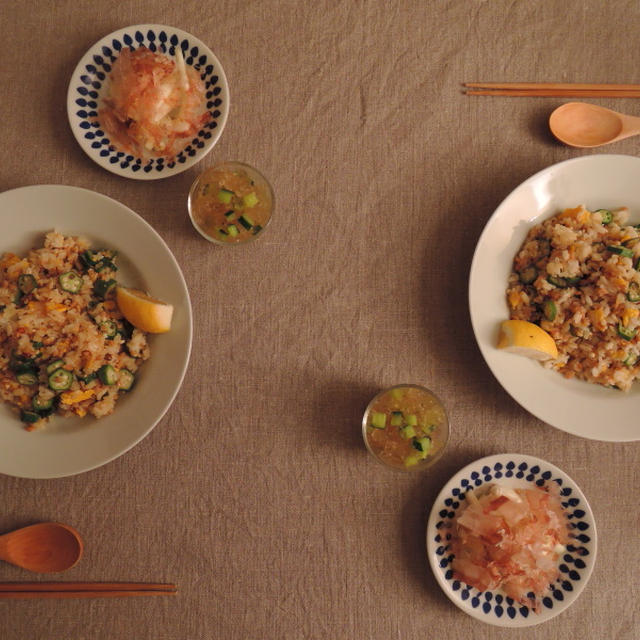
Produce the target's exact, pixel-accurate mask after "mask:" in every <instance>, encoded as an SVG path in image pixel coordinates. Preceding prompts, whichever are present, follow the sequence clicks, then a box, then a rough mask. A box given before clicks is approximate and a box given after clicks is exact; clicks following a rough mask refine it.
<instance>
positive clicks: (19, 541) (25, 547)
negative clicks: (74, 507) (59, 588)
mask: <svg viewBox="0 0 640 640" xmlns="http://www.w3.org/2000/svg"><path fill="white" fill-rule="evenodd" d="M82 549H83V544H82V539H81V538H80V534H79V533H78V532H77V531H76V530H75V529H74V528H73V527H70V526H68V525H66V524H60V523H58V522H41V523H39V524H32V525H30V526H28V527H23V528H22V529H16V530H15V531H12V532H11V533H5V534H4V535H2V536H0V560H4V561H5V562H10V563H11V564H15V565H17V566H18V567H22V568H23V569H28V570H29V571H36V572H38V573H54V572H56V571H65V570H66V569H70V568H71V567H73V565H74V564H75V563H76V562H78V560H80V556H81V555H82Z"/></svg>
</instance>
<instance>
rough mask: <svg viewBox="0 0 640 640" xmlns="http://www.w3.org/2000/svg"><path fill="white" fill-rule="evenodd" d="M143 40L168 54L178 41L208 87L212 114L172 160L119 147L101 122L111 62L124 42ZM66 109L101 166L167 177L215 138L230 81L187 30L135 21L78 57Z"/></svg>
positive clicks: (140, 42) (198, 155)
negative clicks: (122, 149) (112, 142)
mask: <svg viewBox="0 0 640 640" xmlns="http://www.w3.org/2000/svg"><path fill="white" fill-rule="evenodd" d="M140 46H145V47H147V48H148V49H151V50H152V51H158V52H159V53H163V54H165V55H167V56H169V57H173V56H174V55H175V51H176V47H180V48H181V49H182V52H183V56H184V59H185V62H186V63H187V65H190V66H192V67H193V68H194V69H196V70H198V71H199V72H200V77H201V78H202V79H203V81H204V83H205V87H206V101H207V103H206V108H207V109H208V111H209V113H210V114H211V120H210V121H209V122H208V123H207V124H206V125H204V126H203V128H202V129H201V130H200V131H199V132H198V134H197V136H196V137H194V138H193V139H191V140H189V141H188V144H187V145H186V146H185V148H184V149H183V150H182V151H180V153H178V155H177V156H176V157H175V158H173V159H172V160H170V161H168V160H167V159H166V158H152V159H143V158H138V157H136V156H133V155H131V154H128V153H125V152H123V151H120V150H119V149H117V148H116V147H115V146H114V145H113V144H111V141H110V140H109V138H108V136H107V134H106V133H105V131H104V130H103V129H102V127H101V126H100V123H99V120H98V111H99V109H100V108H101V106H102V98H103V93H104V91H105V87H106V86H107V83H108V77H109V74H110V73H111V67H112V65H113V63H114V62H115V60H116V59H117V57H118V55H119V53H120V51H121V50H122V49H123V48H126V47H131V48H132V49H137V48H138V47H140ZM67 114H68V116H69V124H70V125H71V130H72V131H73V134H74V135H75V137H76V140H77V141H78V143H79V144H80V146H81V147H82V149H83V150H84V151H85V152H86V153H87V155H88V156H89V157H90V158H91V159H92V160H94V161H95V162H97V163H98V164H99V165H100V166H101V167H103V168H104V169H107V170H108V171H112V172H113V173H116V174H118V175H120V176H124V177H126V178H135V179H137V180H157V179H159V178H167V177H169V176H173V175H175V174H177V173H181V172H182V171H184V170H185V169H188V168H189V167H191V166H193V165H194V164H195V163H196V162H199V161H200V160H202V158H204V156H206V155H207V153H209V151H211V149H212V148H213V146H214V145H215V144H216V142H217V141H218V139H219V138H220V135H221V134H222V130H223V129H224V126H225V124H226V122H227V116H228V114H229V87H228V85H227V78H226V76H225V74H224V70H223V68H222V65H221V64H220V62H219V60H218V59H217V58H216V57H215V55H214V54H213V53H212V52H211V51H210V50H209V49H208V48H207V46H206V45H205V44H204V43H203V42H201V41H200V40H198V39H197V38H195V37H194V36H192V35H190V34H188V33H187V32H186V31H182V30H181V29H176V28H175V27H167V26H164V25H159V24H139V25H134V26H131V27H125V28H124V29H119V30H118V31H114V32H113V33H110V34H109V35H108V36H105V37H104V38H102V40H100V41H98V42H97V43H96V44H95V45H93V47H91V49H89V51H87V53H86V54H85V55H84V56H83V58H82V59H81V60H80V62H79V63H78V66H77V67H76V69H75V71H74V72H73V75H72V76H71V81H70V83H69V90H68V92H67Z"/></svg>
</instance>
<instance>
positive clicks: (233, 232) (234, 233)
mask: <svg viewBox="0 0 640 640" xmlns="http://www.w3.org/2000/svg"><path fill="white" fill-rule="evenodd" d="M227 231H228V232H229V235H230V236H231V237H232V238H235V237H236V236H237V235H238V233H240V232H239V231H238V227H236V225H235V224H230V225H229V226H228V227H227Z"/></svg>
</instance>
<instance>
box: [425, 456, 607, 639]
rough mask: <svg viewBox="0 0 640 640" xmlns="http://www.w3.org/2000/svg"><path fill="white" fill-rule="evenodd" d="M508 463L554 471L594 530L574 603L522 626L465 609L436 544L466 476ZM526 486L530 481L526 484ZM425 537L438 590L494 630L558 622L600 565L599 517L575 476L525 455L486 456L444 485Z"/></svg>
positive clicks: (521, 622)
mask: <svg viewBox="0 0 640 640" xmlns="http://www.w3.org/2000/svg"><path fill="white" fill-rule="evenodd" d="M507 459H509V461H510V462H511V461H514V460H519V459H521V460H522V461H523V462H526V463H528V465H529V468H530V467H531V464H532V463H533V464H535V465H538V466H540V467H544V469H545V470H547V471H551V472H552V473H553V474H555V475H556V477H560V478H561V479H562V480H563V487H566V486H567V485H569V486H570V488H571V490H572V492H575V493H577V495H578V497H579V498H580V499H581V503H582V509H583V510H584V511H585V516H584V518H585V519H586V520H588V522H589V526H590V530H589V531H590V536H591V541H590V543H589V544H590V545H591V547H592V550H591V552H590V561H589V563H588V564H586V567H585V569H584V570H583V571H584V572H583V574H582V575H581V577H580V580H579V582H578V587H577V588H576V589H574V590H573V591H572V592H571V594H572V595H571V599H570V601H568V602H567V601H564V602H563V605H562V606H560V607H555V608H554V609H552V610H551V611H544V612H543V613H545V614H547V615H544V616H542V615H541V614H534V613H532V615H530V616H527V617H526V618H524V620H519V621H518V622H515V620H512V619H510V618H509V617H508V616H505V617H500V618H498V617H495V616H489V615H488V614H484V613H483V612H482V610H480V611H478V609H476V608H472V607H471V608H470V607H468V606H465V604H464V603H463V601H461V600H459V599H457V598H455V597H454V596H453V593H452V590H451V589H449V588H448V583H447V582H446V579H445V578H444V576H443V574H442V569H443V568H441V567H440V566H437V565H438V563H437V560H436V555H437V554H436V548H437V546H436V545H437V543H436V541H435V536H436V535H437V531H438V529H437V528H436V522H437V520H438V519H439V518H440V513H439V511H440V510H441V509H443V508H446V507H447V505H446V504H445V499H447V498H449V495H450V494H451V495H452V489H454V488H455V485H457V484H458V482H459V481H460V480H462V479H463V477H464V476H466V475H469V474H471V473H472V472H473V471H478V470H481V469H482V467H483V466H490V465H494V464H496V463H498V462H501V463H504V461H505V460H507ZM525 482H527V481H526V480H525ZM483 484H486V482H484V481H483V482H482V483H481V484H480V486H482V485H483ZM425 537H426V551H427V558H428V561H429V566H430V568H431V571H432V573H433V575H434V578H435V580H436V582H437V583H438V586H439V587H440V588H441V589H442V591H443V592H444V594H445V595H446V596H447V598H448V599H449V600H451V602H453V604H455V605H456V606H457V607H458V608H459V609H460V610H461V611H464V613H466V614H467V615H469V616H471V617H473V618H475V619H477V620H480V621H482V622H484V623H486V624H489V625H492V626H498V627H509V628H525V627H531V626H536V625H539V624H542V623H544V622H547V621H548V620H551V619H552V618H555V617H556V616H558V615H560V614H561V613H563V612H564V611H566V610H567V609H568V608H569V607H571V605H572V604H573V603H574V602H575V601H576V600H578V598H579V597H580V595H581V594H582V592H583V591H584V589H585V588H586V586H587V584H588V582H589V580H590V578H591V575H592V573H593V570H594V567H595V564H596V561H597V556H598V531H597V525H596V520H595V516H594V515H593V510H592V509H591V505H590V504H589V501H588V500H587V498H586V496H585V495H584V493H583V491H582V489H581V488H580V486H579V485H578V484H577V483H576V481H575V480H574V479H573V478H572V477H571V476H569V474H567V473H566V472H565V471H563V470H562V469H561V468H560V467H558V466H557V465H555V464H553V463H551V462H548V461H547V460H544V459H542V458H538V457H537V456H533V455H530V454H524V453H497V454H491V455H488V456H484V457H482V458H478V459H477V460H474V461H473V462H470V463H469V464H467V465H465V466H464V467H462V468H461V469H459V470H458V471H457V472H455V473H454V474H453V475H452V476H451V478H449V480H448V481H447V482H446V483H445V484H444V486H443V487H442V489H441V490H440V491H439V492H438V495H437V497H436V498H435V500H434V502H433V504H432V506H431V509H430V511H429V517H428V520H427V526H426V530H425ZM482 593H484V592H482Z"/></svg>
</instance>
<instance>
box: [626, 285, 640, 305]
mask: <svg viewBox="0 0 640 640" xmlns="http://www.w3.org/2000/svg"><path fill="white" fill-rule="evenodd" d="M627 300H629V302H640V285H639V284H638V283H637V282H635V281H634V282H630V283H629V288H628V289H627Z"/></svg>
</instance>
